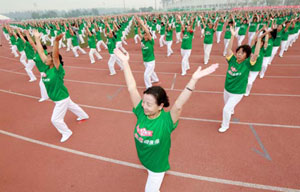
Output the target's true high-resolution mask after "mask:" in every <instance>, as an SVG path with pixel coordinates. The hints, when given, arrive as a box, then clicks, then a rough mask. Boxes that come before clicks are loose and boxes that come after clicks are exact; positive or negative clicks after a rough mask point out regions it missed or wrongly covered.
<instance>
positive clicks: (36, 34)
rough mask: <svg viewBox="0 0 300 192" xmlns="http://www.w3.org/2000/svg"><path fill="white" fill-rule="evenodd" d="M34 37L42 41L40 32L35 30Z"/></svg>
mask: <svg viewBox="0 0 300 192" xmlns="http://www.w3.org/2000/svg"><path fill="white" fill-rule="evenodd" d="M33 36H34V38H35V39H40V37H41V34H40V33H39V32H38V30H36V29H34V30H33Z"/></svg>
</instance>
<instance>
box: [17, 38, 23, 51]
mask: <svg viewBox="0 0 300 192" xmlns="http://www.w3.org/2000/svg"><path fill="white" fill-rule="evenodd" d="M16 45H17V48H18V51H19V52H21V51H24V41H23V40H22V39H21V38H18V39H17V42H16Z"/></svg>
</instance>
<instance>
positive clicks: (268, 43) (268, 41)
mask: <svg viewBox="0 0 300 192" xmlns="http://www.w3.org/2000/svg"><path fill="white" fill-rule="evenodd" d="M275 38H276V33H274V32H273V31H272V29H268V31H267V34H266V36H265V45H264V48H265V50H264V59H263V64H262V69H261V71H260V74H259V77H260V78H261V79H262V78H263V77H264V75H265V73H266V71H267V68H268V65H269V64H270V60H271V56H272V50H273V45H274V39H275Z"/></svg>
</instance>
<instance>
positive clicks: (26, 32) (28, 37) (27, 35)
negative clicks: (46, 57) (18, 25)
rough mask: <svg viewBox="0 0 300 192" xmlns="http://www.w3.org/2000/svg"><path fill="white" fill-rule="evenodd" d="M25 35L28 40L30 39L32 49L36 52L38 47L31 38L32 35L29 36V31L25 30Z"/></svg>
mask: <svg viewBox="0 0 300 192" xmlns="http://www.w3.org/2000/svg"><path fill="white" fill-rule="evenodd" d="M25 35H26V37H27V39H28V41H29V43H30V45H31V46H32V48H33V49H34V50H35V51H37V48H36V45H35V43H34V41H33V40H32V38H31V36H30V34H29V32H28V31H27V30H25Z"/></svg>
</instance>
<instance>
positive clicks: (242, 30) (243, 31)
mask: <svg viewBox="0 0 300 192" xmlns="http://www.w3.org/2000/svg"><path fill="white" fill-rule="evenodd" d="M247 28H248V24H243V23H242V24H241V27H240V29H239V32H238V35H246V32H247Z"/></svg>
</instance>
